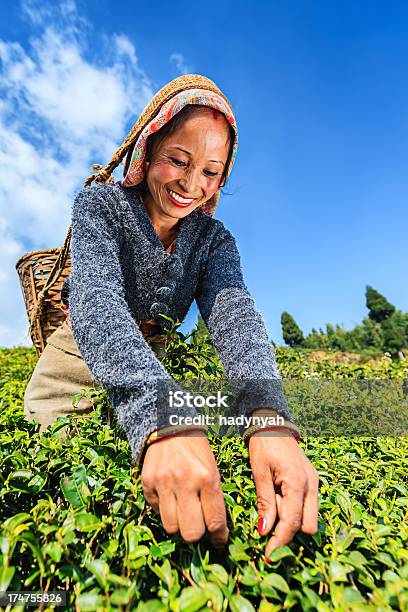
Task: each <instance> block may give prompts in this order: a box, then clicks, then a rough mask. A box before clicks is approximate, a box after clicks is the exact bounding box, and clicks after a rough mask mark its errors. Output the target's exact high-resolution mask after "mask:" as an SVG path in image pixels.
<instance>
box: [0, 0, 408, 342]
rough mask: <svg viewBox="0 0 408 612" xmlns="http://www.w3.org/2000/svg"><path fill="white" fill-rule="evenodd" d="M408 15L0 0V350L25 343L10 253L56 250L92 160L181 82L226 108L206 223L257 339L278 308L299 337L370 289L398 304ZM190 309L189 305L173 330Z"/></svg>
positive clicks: (406, 216)
mask: <svg viewBox="0 0 408 612" xmlns="http://www.w3.org/2000/svg"><path fill="white" fill-rule="evenodd" d="M407 17H408V5H407V4H406V3H404V2H398V1H396V2H393V3H386V2H372V1H371V2H368V1H364V2H358V1H355V2H346V3H345V2H339V1H338V2H333V1H332V2H329V1H327V0H326V1H314V2H309V1H306V0H305V1H292V2H279V3H278V2H242V1H238V2H237V1H234V2H218V3H216V4H214V3H211V4H209V3H187V2H177V3H171V4H170V3H165V2H161V1H159V2H155V3H135V2H130V1H123V0H116V1H115V2H112V1H107V0H98V1H96V0H89V1H86V2H85V1H84V0H77V2H76V3H74V2H73V1H72V0H68V1H65V2H53V3H47V2H42V3H37V2H33V1H25V2H20V3H18V2H11V1H7V0H6V1H3V2H2V3H1V5H0V24H1V26H0V66H1V70H0V75H1V77H0V90H1V92H2V97H3V100H5V102H2V103H1V104H0V121H1V123H0V130H2V132H1V134H0V136H2V138H0V141H1V140H3V144H0V155H1V157H2V159H3V163H2V164H1V166H0V174H1V173H3V179H2V181H1V184H2V186H0V198H1V199H0V239H1V240H2V242H3V244H5V245H6V248H5V249H4V248H3V253H2V254H0V258H1V260H0V264H1V269H0V289H1V297H0V317H1V318H0V345H4V346H11V345H13V344H17V343H22V342H24V340H23V337H24V334H25V333H26V327H27V326H26V319H25V317H26V315H25V310H24V305H23V301H22V297H21V291H20V288H19V284H18V279H17V275H16V273H15V270H14V263H15V261H16V260H17V258H18V257H19V256H20V255H21V254H23V253H24V252H25V251H27V250H34V249H39V248H44V247H49V246H58V245H60V244H62V241H63V239H64V236H65V231H66V229H67V226H68V223H69V217H70V206H71V202H72V198H73V195H74V193H75V191H76V190H78V189H79V188H80V186H81V181H82V180H83V178H84V177H86V176H87V175H88V169H89V166H90V164H91V163H93V162H97V163H106V162H107V161H108V158H110V153H111V152H112V151H113V150H114V148H115V147H116V146H117V145H118V144H119V143H120V142H121V140H122V138H123V137H124V136H125V135H126V133H127V131H128V129H129V128H130V127H131V125H132V124H133V123H134V121H135V119H136V118H137V116H138V114H139V113H140V112H141V110H142V108H143V107H144V104H145V103H146V102H147V101H148V99H149V96H150V94H152V93H154V92H155V91H157V90H158V89H159V88H160V87H162V86H163V85H164V84H165V83H166V82H168V81H169V80H171V79H172V78H174V77H176V76H178V75H179V74H183V73H186V72H195V73H199V74H204V75H206V76H208V77H210V78H211V79H213V80H214V81H215V82H216V83H217V84H218V85H219V87H220V88H221V89H222V90H223V91H224V92H225V93H226V95H227V96H228V98H229V99H230V101H231V103H232V105H233V107H234V110H235V113H236V118H237V122H238V127H239V136H240V141H239V148H238V155H237V161H236V164H235V166H234V169H233V173H232V175H231V178H230V182H229V185H228V189H227V190H228V192H229V193H230V195H224V196H221V200H220V204H219V206H218V209H217V213H216V216H217V217H218V218H220V219H221V220H222V221H223V222H224V223H225V225H226V226H227V227H228V228H229V229H230V230H231V231H232V233H233V234H234V235H235V237H236V239H237V243H238V247H239V250H240V253H241V260H242V265H243V269H244V275H245V279H246V282H247V285H248V288H249V289H250V291H251V293H252V295H253V296H254V298H255V301H256V304H257V306H258V308H259V310H260V311H261V312H262V314H263V316H264V318H265V321H266V324H267V328H268V331H269V334H270V336H271V338H272V339H273V340H274V341H276V342H278V343H282V337H281V328H280V315H281V312H282V311H283V310H287V311H289V312H290V313H291V314H292V315H293V316H294V317H295V319H296V320H297V322H298V324H299V325H300V327H301V328H302V329H303V331H304V332H305V333H309V332H310V331H311V328H312V327H315V328H318V327H324V326H325V324H326V322H331V323H339V324H343V325H344V327H345V328H346V329H350V328H351V327H353V326H354V325H355V324H357V323H359V322H360V321H361V319H362V317H363V316H365V315H366V312H367V311H366V308H365V298H364V291H365V286H366V285H367V284H370V285H372V286H374V287H375V288H376V289H377V290H379V291H380V292H382V293H384V294H385V295H386V296H387V298H388V299H389V300H390V301H391V302H392V303H394V304H395V305H396V306H397V307H399V308H401V309H402V310H408V286H407V282H406V262H407V258H408V241H407V240H406V233H407V230H406V228H407V221H408V213H407V207H406V205H405V204H406V202H407V192H408V173H407V171H406V148H407V143H408V140H407V132H408V86H407V79H406V75H407V68H408V36H407V34H408V31H407V30H408V26H407V24H408V20H407ZM101 83H103V86H102V88H103V91H104V95H103V96H101V95H100V88H101ZM82 85H84V87H83V86H82ZM84 90H85V91H84ZM95 91H97V93H95ZM5 142H6V144H4V143H5ZM29 145H30V146H29ZM27 147H28V148H27ZM10 157H11V158H12V160H10ZM196 317H197V309H196V307H195V305H194V306H193V307H192V308H191V310H190V312H189V314H188V316H187V318H186V320H185V323H184V325H183V328H182V329H184V330H188V329H190V328H191V327H192V326H193V325H194V323H195V321H196Z"/></svg>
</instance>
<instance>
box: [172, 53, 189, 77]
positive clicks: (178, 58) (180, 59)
mask: <svg viewBox="0 0 408 612" xmlns="http://www.w3.org/2000/svg"><path fill="white" fill-rule="evenodd" d="M169 59H170V63H171V64H173V66H174V67H175V69H176V70H177V72H178V73H179V75H182V74H191V73H192V72H193V70H192V69H191V68H189V67H188V66H187V64H186V61H185V59H184V55H183V54H182V53H172V54H171V55H170V58H169Z"/></svg>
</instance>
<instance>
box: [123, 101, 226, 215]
mask: <svg viewBox="0 0 408 612" xmlns="http://www.w3.org/2000/svg"><path fill="white" fill-rule="evenodd" d="M187 104H197V105H200V106H208V107H209V108H214V109H216V110H218V111H220V112H221V113H223V115H224V116H225V118H226V119H227V121H228V123H229V124H230V125H231V126H232V128H233V130H234V134H235V138H234V143H233V147H232V155H231V159H230V163H229V166H228V170H227V174H226V177H227V178H228V176H229V175H230V173H231V170H232V166H233V165H234V161H235V157H236V153H237V148H238V128H237V124H236V121H235V117H234V113H233V111H232V108H231V106H230V105H229V104H228V102H227V101H226V100H225V99H224V98H222V97H221V96H220V95H218V94H217V93H215V92H213V91H210V90H208V89H186V90H185V91H181V92H180V93H178V94H176V95H175V96H173V98H171V99H170V100H168V101H167V102H166V103H165V104H163V106H162V108H161V109H160V111H159V113H158V114H157V115H156V116H155V117H154V119H152V120H151V121H150V123H148V124H147V125H146V127H145V128H144V129H143V131H142V132H141V133H140V136H139V138H138V139H137V141H136V143H135V146H134V149H133V153H132V157H131V160H130V164H129V168H128V171H127V173H126V176H125V178H124V179H123V180H121V181H119V183H120V185H121V186H122V187H134V186H135V185H138V184H139V183H141V182H142V181H143V179H144V176H145V172H144V162H145V156H146V142H147V139H148V137H149V136H150V134H153V133H154V132H157V131H158V130H159V129H160V128H161V127H163V125H165V124H166V123H167V122H168V121H170V119H172V118H173V117H174V116H175V115H176V114H177V113H179V112H180V111H181V109H182V108H184V107H185V106H186V105H187ZM219 198H220V189H218V190H217V191H216V192H215V194H214V195H213V196H212V198H210V199H209V200H207V202H204V204H202V205H201V206H200V208H201V210H202V211H203V212H204V213H205V214H207V215H208V216H210V217H213V216H214V212H215V209H216V207H217V204H218V200H219Z"/></svg>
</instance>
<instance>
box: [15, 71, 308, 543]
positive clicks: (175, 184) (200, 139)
mask: <svg viewBox="0 0 408 612" xmlns="http://www.w3.org/2000/svg"><path fill="white" fill-rule="evenodd" d="M237 144H238V132H237V126H236V122H235V117H234V114H233V111H232V108H231V105H230V103H229V101H228V99H227V98H226V96H225V95H224V94H223V93H222V92H221V91H220V90H219V89H218V87H217V86H216V85H215V84H214V83H213V81H211V80H210V79H207V78H206V77H203V76H200V75H185V76H183V77H179V78H178V79H175V80H174V81H171V82H170V83H169V84H167V85H166V86H165V87H164V88H163V89H162V90H160V91H159V92H158V93H157V94H156V96H155V97H154V98H153V100H152V101H151V102H150V103H149V105H148V106H147V107H146V109H145V110H144V111H143V113H142V115H141V117H140V118H139V120H138V122H137V124H136V126H135V127H134V128H133V130H132V131H131V133H130V134H129V135H128V137H127V138H126V139H125V141H124V143H123V145H122V146H121V147H120V148H119V149H118V151H117V152H116V153H115V154H114V156H113V158H112V160H111V162H110V163H109V164H108V165H107V166H106V167H105V168H101V169H100V172H99V174H94V175H92V176H91V177H89V179H88V180H87V181H86V182H85V188H84V189H83V190H82V191H80V192H79V194H78V195H77V197H76V198H75V201H74V205H73V210H72V269H71V277H70V280H69V283H66V284H65V285H64V299H65V301H66V305H67V306H69V313H70V319H71V321H70V322H69V320H68V319H67V321H66V322H65V323H64V324H63V325H62V326H61V327H60V328H58V329H57V330H56V331H55V332H54V334H52V335H51V336H50V337H49V339H48V344H47V347H46V348H45V350H44V352H43V354H42V355H41V357H40V359H39V361H38V363H37V367H36V369H35V370H34V373H33V377H32V379H31V381H30V383H29V385H28V387H27V391H26V396H25V409H26V414H27V416H28V418H36V419H37V420H40V422H41V423H42V426H43V427H44V426H46V425H48V424H49V423H50V422H53V421H54V420H55V419H56V418H57V416H59V414H66V413H67V412H74V409H73V408H72V406H71V397H72V395H74V394H75V393H76V392H77V391H79V390H80V389H81V387H82V386H84V385H88V384H89V382H92V381H94V382H97V383H98V384H101V385H103V386H104V387H105V388H106V390H107V392H108V394H109V397H110V400H111V402H112V406H113V408H114V410H115V414H116V416H117V419H118V422H119V424H120V425H121V426H122V427H123V429H124V430H125V432H126V435H127V437H128V440H129V443H130V446H131V449H132V452H133V455H134V457H135V459H136V463H137V464H142V463H143V469H142V473H141V477H142V487H143V492H144V495H145V497H146V500H147V501H148V503H149V504H150V505H151V506H152V507H153V508H154V509H155V510H156V511H157V512H158V513H160V516H161V518H162V521H163V525H164V527H165V529H166V531H168V533H175V532H177V531H180V533H181V535H182V536H183V538H184V539H185V540H186V541H189V542H192V541H196V540H198V539H199V538H201V536H202V535H204V533H205V531H206V529H207V530H208V531H209V533H210V537H211V540H212V542H213V543H214V545H216V546H223V545H225V543H226V541H227V539H228V529H227V525H226V512H225V506H224V499H223V493H222V490H221V486H220V477H219V473H218V470H217V466H216V463H215V458H214V455H213V453H212V450H211V447H210V445H209V442H208V439H207V435H206V429H205V427H204V428H202V427H201V428H199V427H198V426H197V425H192V426H190V427H189V426H187V425H183V426H181V425H180V426H178V428H176V429H175V428H169V426H168V424H166V423H164V424H163V423H162V422H161V419H160V418H159V417H160V415H163V414H164V415H169V397H170V393H172V394H174V392H176V391H181V389H180V387H179V386H178V385H177V384H176V381H175V380H173V379H172V377H171V376H170V375H169V373H168V372H167V371H166V369H165V368H164V367H163V366H162V364H161V363H160V359H159V358H158V354H157V353H156V352H155V348H154V345H156V346H157V343H156V341H157V340H158V339H157V337H156V335H154V334H156V332H157V331H158V330H159V331H163V330H164V329H165V328H167V326H168V325H169V323H168V319H166V318H164V317H161V315H162V314H164V315H168V316H169V317H170V318H172V319H173V320H176V319H179V320H181V321H182V320H183V319H184V317H185V315H186V313H187V312H188V310H189V308H190V306H191V304H192V302H193V300H194V299H195V300H196V302H197V305H198V308H199V310H200V313H201V315H202V317H203V320H204V322H205V324H206V326H207V328H208V330H209V332H210V334H211V337H212V340H213V343H214V346H215V348H216V349H217V351H218V353H219V356H220V359H221V362H222V364H223V366H224V369H225V373H226V375H227V376H228V377H229V378H230V379H234V380H238V381H241V382H243V383H247V382H248V381H250V382H253V383H255V384H254V385H252V387H253V389H252V391H251V392H248V393H246V391H245V388H246V387H245V385H243V388H244V392H243V393H242V406H243V408H244V411H245V414H246V415H247V416H251V415H253V414H256V415H258V414H259V411H260V410H261V413H262V414H266V415H268V414H269V415H280V416H281V417H282V418H283V425H279V426H277V427H275V428H273V429H274V430H275V432H274V433H276V430H278V433H279V437H265V436H264V435H263V433H264V432H263V431H262V428H260V427H256V426H254V425H252V426H251V427H250V428H248V429H247V431H246V432H245V440H246V441H247V443H248V447H249V454H250V461H251V467H252V470H253V473H254V479H255V484H256V488H257V495H258V510H259V514H260V516H259V526H258V528H259V531H260V532H261V534H262V535H265V534H266V533H268V532H269V531H270V530H271V528H272V526H273V523H274V521H275V518H276V516H277V515H279V517H280V521H279V523H278V525H277V527H276V530H275V535H274V538H272V540H270V541H269V543H268V545H267V549H266V551H267V552H269V551H270V550H272V548H274V547H276V546H278V545H279V544H285V543H287V542H289V541H290V540H291V538H292V537H293V535H294V534H295V532H296V531H297V530H298V529H301V530H302V531H304V532H305V533H315V531H316V528H317V474H316V471H315V470H314V468H313V467H312V466H311V464H310V463H309V461H308V460H307V458H306V457H305V455H304V453H303V451H302V450H301V448H300V446H299V445H298V444H297V441H298V440H299V435H298V432H297V429H296V427H295V425H294V424H293V423H292V422H291V415H290V412H289V409H288V405H287V402H286V399H285V397H284V394H283V388H282V380H281V377H280V374H279V371H278V369H277V366H276V360H275V354H274V351H273V348H272V344H271V342H270V340H269V338H268V334H267V330H266V327H265V323H264V321H263V318H262V316H261V314H260V312H259V311H258V310H257V308H256V306H255V302H254V299H253V298H252V296H251V294H250V292H249V291H248V288H247V286H246V284H245V282H244V278H243V273H242V269H241V263H240V256H239V252H238V249H237V244H236V241H235V238H234V237H233V235H232V234H231V232H230V231H229V230H228V229H227V228H226V227H225V226H224V224H223V223H222V222H221V221H219V220H216V219H214V218H213V216H214V212H215V209H216V206H217V204H218V200H219V197H220V189H221V187H222V186H223V185H224V184H225V181H226V180H227V178H228V176H229V174H230V172H231V169H232V166H233V163H234V159H235V155H236V150H237ZM123 159H125V166H124V179H123V180H122V181H119V182H118V183H116V184H112V183H113V180H112V176H111V175H112V172H113V170H114V169H115V167H116V166H117V165H118V164H119V163H120V161H121V160H123ZM93 181H96V182H97V183H99V184H97V185H93V186H92V185H91V183H92V182H93ZM101 183H102V184H101ZM149 324H150V325H153V327H154V326H155V329H154V334H153V335H152V329H151V328H150V329H149ZM152 349H153V350H152ZM250 387H251V386H249V388H250ZM254 389H255V391H254ZM170 414H171V411H170ZM178 414H179V415H180V416H194V415H195V411H192V410H191V409H190V408H189V407H188V405H187V402H186V403H185V405H184V406H183V407H182V408H178ZM198 429H199V431H197V430H198ZM267 429H268V430H271V428H270V427H269V428H267ZM269 433H270V431H268V434H269ZM274 485H276V487H277V488H276V490H275V488H274Z"/></svg>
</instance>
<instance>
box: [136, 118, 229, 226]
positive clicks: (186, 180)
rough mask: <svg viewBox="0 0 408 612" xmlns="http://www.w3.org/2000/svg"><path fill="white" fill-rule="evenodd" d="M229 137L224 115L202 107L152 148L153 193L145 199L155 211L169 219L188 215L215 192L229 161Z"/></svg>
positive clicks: (150, 179)
mask: <svg viewBox="0 0 408 612" xmlns="http://www.w3.org/2000/svg"><path fill="white" fill-rule="evenodd" d="M229 138H230V131H229V126H228V123H227V120H226V119H225V117H224V116H223V115H222V114H221V113H218V112H217V111H213V110H212V109H203V110H200V113H197V114H196V115H194V116H192V117H189V119H188V120H187V121H186V122H185V123H184V124H183V125H182V126H181V127H180V128H179V129H177V130H176V131H175V132H174V133H173V134H172V135H170V136H168V137H166V138H165V139H164V140H163V141H162V142H160V143H159V144H158V145H157V146H156V147H155V148H154V149H153V151H152V156H151V160H150V162H146V180H147V184H148V186H149V190H150V194H149V196H148V197H147V198H146V199H145V203H146V204H147V203H148V207H149V208H150V207H151V206H153V208H154V214H155V215H157V214H159V216H160V217H161V218H162V219H163V220H164V219H166V220H169V221H170V218H171V219H180V218H182V217H186V216H187V215H188V214H190V213H191V212H192V211H193V210H194V209H195V208H198V207H199V206H201V205H202V204H203V203H204V202H206V201H207V200H209V199H210V198H211V197H212V196H213V195H214V193H215V192H216V191H217V190H218V188H219V187H220V181H221V176H222V173H223V171H224V167H225V164H226V161H227V157H228V152H229V146H230V142H229ZM221 186H222V185H221ZM146 200H147V202H146Z"/></svg>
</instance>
